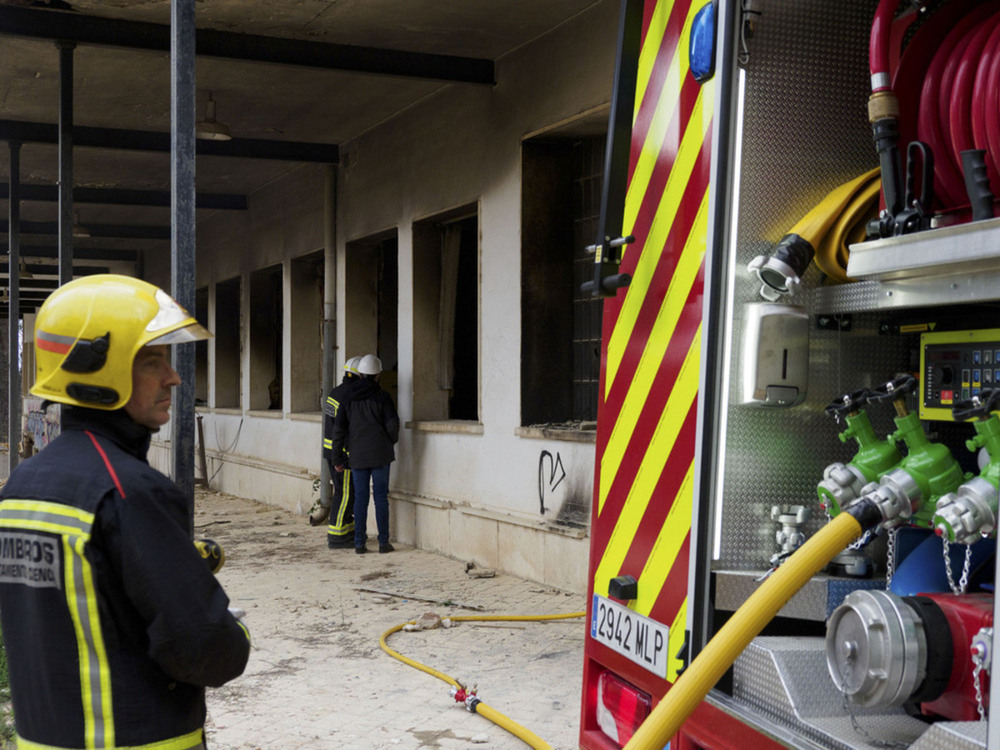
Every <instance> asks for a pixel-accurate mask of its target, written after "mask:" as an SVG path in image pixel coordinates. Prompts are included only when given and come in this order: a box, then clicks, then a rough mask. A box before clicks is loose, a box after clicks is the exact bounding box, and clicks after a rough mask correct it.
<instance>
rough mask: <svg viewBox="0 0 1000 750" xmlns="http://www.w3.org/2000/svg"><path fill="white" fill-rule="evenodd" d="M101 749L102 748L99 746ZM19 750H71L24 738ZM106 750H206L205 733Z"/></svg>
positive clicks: (198, 731)
mask: <svg viewBox="0 0 1000 750" xmlns="http://www.w3.org/2000/svg"><path fill="white" fill-rule="evenodd" d="M98 747H101V746H98ZM17 749H18V750H69V749H68V748H61V747H56V746H54V745H41V744H39V743H37V742H31V741H30V740H26V739H24V738H23V737H18V738H17ZM105 750H205V740H204V733H203V731H202V730H201V729H199V730H197V731H194V732H191V733H189V734H185V735H184V736H183V737H175V738H174V739H172V740H160V741H159V742H151V743H150V744H148V745H129V746H128V747H120V748H112V747H108V748H105Z"/></svg>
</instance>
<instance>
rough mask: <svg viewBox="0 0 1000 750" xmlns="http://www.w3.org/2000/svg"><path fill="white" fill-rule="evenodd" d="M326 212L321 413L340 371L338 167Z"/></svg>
mask: <svg viewBox="0 0 1000 750" xmlns="http://www.w3.org/2000/svg"><path fill="white" fill-rule="evenodd" d="M325 176H326V190H325V195H324V198H325V211H324V212H323V217H324V223H323V363H322V373H323V386H322V389H323V392H322V393H321V394H320V410H321V411H322V409H323V406H324V404H325V400H326V394H327V393H329V392H330V390H331V389H332V388H333V384H334V380H336V377H335V375H336V369H337V361H336V357H337V167H336V166H335V165H333V164H329V165H327V167H326V175H325ZM332 503H333V500H332V499H331V497H330V467H329V466H327V463H326V461H325V460H323V458H322V455H321V456H320V461H319V504H320V505H321V506H323V507H324V508H329V507H330V505H331V504H332Z"/></svg>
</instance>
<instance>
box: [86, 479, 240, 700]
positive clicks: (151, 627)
mask: <svg viewBox="0 0 1000 750" xmlns="http://www.w3.org/2000/svg"><path fill="white" fill-rule="evenodd" d="M102 505H103V506H105V508H107V506H111V507H110V508H108V509H107V510H106V511H105V510H102V512H101V513H100V514H99V517H100V518H101V519H102V525H103V529H102V532H103V533H102V535H103V537H104V540H105V544H106V545H107V547H108V548H109V558H110V561H111V565H112V566H113V567H117V568H118V573H119V575H120V576H121V581H122V584H123V587H124V592H125V595H126V596H127V597H128V600H129V603H130V604H131V606H132V607H134V608H135V610H136V612H137V614H138V619H139V621H140V622H142V623H144V626H145V630H146V636H147V637H148V642H149V645H148V649H149V650H148V654H149V657H150V658H151V659H152V660H153V661H154V662H156V664H158V665H159V666H160V668H161V669H163V671H164V672H166V673H167V674H168V675H169V676H170V677H172V678H173V679H176V680H178V681H181V682H186V683H190V684H193V685H202V686H207V687H218V686H220V685H223V684H224V683H226V682H228V681H229V680H231V679H233V678H234V677H238V676H239V675H241V674H242V673H243V670H244V669H245V668H246V664H247V659H248V657H249V655H250V634H249V631H248V630H247V628H246V626H244V625H243V623H242V622H240V621H238V620H236V618H235V617H233V615H232V614H231V613H230V612H229V598H228V597H227V596H226V593H225V591H223V589H222V586H221V585H220V584H219V582H218V581H217V580H216V578H215V576H214V575H213V574H212V573H211V571H210V570H209V568H208V566H207V565H206V564H205V561H204V560H203V559H202V557H201V555H199V554H198V552H197V550H196V549H195V546H194V544H193V543H192V540H191V537H190V536H189V534H188V531H187V526H186V518H187V516H186V502H185V501H184V498H183V496H182V495H181V493H180V490H178V489H177V488H176V487H175V486H173V485H172V484H171V485H169V486H168V485H161V486H155V487H152V488H150V489H148V490H146V491H143V490H141V489H140V490H139V491H136V490H135V489H134V487H133V488H130V489H129V495H128V498H127V499H122V498H120V497H117V495H116V496H115V502H113V503H110V502H107V501H106V502H105V503H103V504H102Z"/></svg>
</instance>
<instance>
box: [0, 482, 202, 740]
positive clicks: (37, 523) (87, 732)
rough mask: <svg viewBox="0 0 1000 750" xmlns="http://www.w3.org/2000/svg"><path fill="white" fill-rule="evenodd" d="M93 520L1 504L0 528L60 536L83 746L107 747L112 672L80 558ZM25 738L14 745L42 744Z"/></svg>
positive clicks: (34, 505)
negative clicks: (80, 700)
mask: <svg viewBox="0 0 1000 750" xmlns="http://www.w3.org/2000/svg"><path fill="white" fill-rule="evenodd" d="M93 524H94V514H93V513H88V512H87V511H84V510H80V509H79V508H73V507H71V506H68V505H62V504H61V503H50V502H45V501H42V500H4V502H3V503H2V504H0V527H2V528H8V529H16V530H19V531H24V530H29V531H40V532H45V533H49V534H57V535H59V536H61V537H62V547H63V578H64V581H65V595H66V607H67V608H68V610H69V615H70V618H71V619H72V620H73V628H74V630H75V632H76V644H77V652H78V654H79V662H80V695H81V696H82V698H83V721H84V737H85V742H86V744H87V747H94V748H98V747H99V748H108V747H114V744H115V723H114V716H113V714H112V703H111V670H110V668H109V667H108V658H107V652H106V650H105V647H104V636H103V635H102V633H101V622H100V616H99V614H98V611H97V592H96V588H95V586H94V573H93V570H92V569H91V567H90V561H89V560H87V558H86V557H85V556H84V550H85V549H86V546H87V542H89V541H90V531H91V527H92V526H93ZM24 742H27V741H26V740H22V739H20V738H18V747H29V748H43V747H44V746H43V745H36V744H34V743H29V744H22V743H24ZM177 747H190V746H189V745H184V746H181V745H178V746H177Z"/></svg>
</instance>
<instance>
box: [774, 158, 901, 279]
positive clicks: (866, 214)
mask: <svg viewBox="0 0 1000 750" xmlns="http://www.w3.org/2000/svg"><path fill="white" fill-rule="evenodd" d="M880 174H881V173H880V170H879V168H877V167H876V168H875V169H872V170H870V171H868V172H865V173H864V174H863V175H861V176H860V177H855V178H854V179H853V180H850V181H848V182H845V183H844V184H843V185H840V186H839V187H836V188H834V189H833V190H831V191H830V193H829V194H828V195H827V196H826V197H825V198H824V199H823V200H822V201H820V202H819V203H818V204H816V206H814V207H813V208H812V209H811V210H810V211H809V213H807V214H806V215H805V216H803V217H802V218H801V219H800V220H799V222H798V223H797V224H796V225H795V226H794V227H792V229H791V230H790V231H789V232H788V234H790V235H791V234H795V235H798V236H799V237H801V238H802V239H804V240H805V241H806V242H808V243H809V245H810V246H811V247H812V248H813V250H814V252H815V256H814V258H813V262H815V263H816V266H817V268H819V269H820V270H821V271H822V272H823V273H825V274H826V275H827V276H828V277H829V278H830V279H831V280H833V281H835V282H838V283H845V282H848V281H851V279H850V278H849V277H848V276H847V259H848V254H849V251H848V246H849V245H850V244H852V243H854V242H861V241H862V240H864V238H865V226H866V224H867V223H868V220H869V219H871V218H874V217H875V216H877V215H878V197H879V191H880V190H881V186H882V181H881V177H880Z"/></svg>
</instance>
